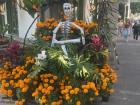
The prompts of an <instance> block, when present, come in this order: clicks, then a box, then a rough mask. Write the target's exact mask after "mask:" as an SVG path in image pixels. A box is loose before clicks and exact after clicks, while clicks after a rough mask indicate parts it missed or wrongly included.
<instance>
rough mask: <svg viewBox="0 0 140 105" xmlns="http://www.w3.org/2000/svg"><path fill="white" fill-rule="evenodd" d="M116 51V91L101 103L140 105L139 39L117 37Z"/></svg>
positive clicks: (108, 104) (104, 104) (105, 104)
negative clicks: (117, 55)
mask: <svg viewBox="0 0 140 105" xmlns="http://www.w3.org/2000/svg"><path fill="white" fill-rule="evenodd" d="M117 51H118V54H119V60H120V66H119V70H118V71H117V72H118V83H117V84H116V92H115V93H114V94H113V95H112V96H111V98H110V101H109V103H103V104H102V105H140V41H136V40H133V39H132V38H131V37H130V38H129V41H128V42H126V41H124V40H123V39H122V38H119V41H118V43H117Z"/></svg>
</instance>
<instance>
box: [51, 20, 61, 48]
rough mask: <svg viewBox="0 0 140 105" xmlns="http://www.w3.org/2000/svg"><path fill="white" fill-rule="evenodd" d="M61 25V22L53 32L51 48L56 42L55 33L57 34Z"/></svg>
mask: <svg viewBox="0 0 140 105" xmlns="http://www.w3.org/2000/svg"><path fill="white" fill-rule="evenodd" d="M61 25H62V22H60V23H59V24H58V26H57V27H56V28H55V29H54V30H53V38H52V43H51V47H53V46H54V43H55V42H56V41H57V40H56V33H57V32H58V30H59V28H60V27H61Z"/></svg>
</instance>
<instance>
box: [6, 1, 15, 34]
mask: <svg viewBox="0 0 140 105" xmlns="http://www.w3.org/2000/svg"><path fill="white" fill-rule="evenodd" d="M6 9H7V23H8V24H9V30H8V33H9V34H16V35H18V16H17V5H16V2H15V1H14V0H8V1H7V2H6Z"/></svg>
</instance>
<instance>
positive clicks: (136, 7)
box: [130, 2, 140, 14]
mask: <svg viewBox="0 0 140 105" xmlns="http://www.w3.org/2000/svg"><path fill="white" fill-rule="evenodd" d="M130 8H131V11H132V13H134V14H135V13H140V2H132V3H131V4H130Z"/></svg>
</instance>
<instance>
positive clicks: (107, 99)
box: [102, 95, 110, 102]
mask: <svg viewBox="0 0 140 105" xmlns="http://www.w3.org/2000/svg"><path fill="white" fill-rule="evenodd" d="M109 98H110V95H106V96H102V101H103V102H108V101H109Z"/></svg>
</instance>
